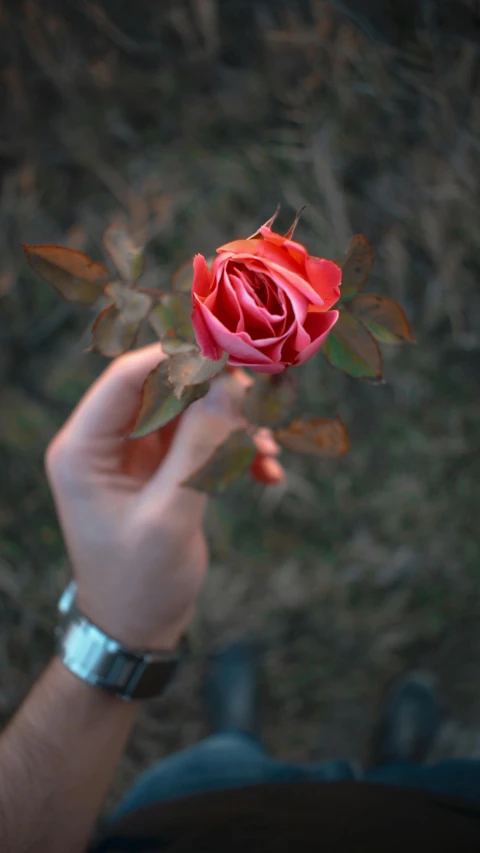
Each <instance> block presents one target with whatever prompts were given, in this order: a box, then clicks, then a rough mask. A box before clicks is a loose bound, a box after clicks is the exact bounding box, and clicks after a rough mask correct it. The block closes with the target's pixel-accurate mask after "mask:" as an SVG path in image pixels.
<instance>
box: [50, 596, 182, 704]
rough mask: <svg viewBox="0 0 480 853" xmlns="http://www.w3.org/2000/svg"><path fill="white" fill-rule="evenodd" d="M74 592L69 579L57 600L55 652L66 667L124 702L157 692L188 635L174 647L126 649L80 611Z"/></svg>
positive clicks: (173, 667)
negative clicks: (151, 649) (159, 649)
mask: <svg viewBox="0 0 480 853" xmlns="http://www.w3.org/2000/svg"><path fill="white" fill-rule="evenodd" d="M75 593H76V584H75V582H74V581H72V582H71V583H70V584H69V585H68V586H67V588H66V589H65V591H64V593H63V594H62V596H61V597H60V600H59V602H58V612H59V615H60V618H59V624H58V626H57V628H56V637H57V652H58V654H59V655H60V658H61V660H62V662H63V663H64V665H65V666H66V667H67V669H69V670H70V672H72V673H73V674H74V675H76V676H77V677H78V678H80V679H82V680H83V681H86V682H88V684H92V685H93V686H95V687H99V688H101V689H102V690H105V691H106V692H107V693H111V694H113V695H114V696H117V697H118V698H119V699H123V700H124V701H126V702H128V701H131V700H134V699H152V698H153V697H155V696H160V695H161V694H162V693H163V691H164V690H165V688H166V686H167V684H169V682H170V681H171V679H172V678H173V676H174V674H175V672H176V670H177V668H178V666H179V664H180V663H181V662H182V660H183V659H184V658H185V657H186V655H187V652H188V649H189V644H188V640H187V637H186V636H184V637H183V638H182V640H181V642H180V645H179V648H178V649H177V650H175V651H148V650H143V649H140V650H138V649H129V648H127V646H124V645H122V643H119V642H117V640H114V639H113V637H109V636H108V634H105V633H104V632H103V631H101V630H100V628H97V626H96V625H94V624H93V623H92V622H90V621H89V620H88V619H87V618H86V617H85V616H84V615H83V614H82V613H80V611H79V610H78V608H77V605H76V602H75Z"/></svg>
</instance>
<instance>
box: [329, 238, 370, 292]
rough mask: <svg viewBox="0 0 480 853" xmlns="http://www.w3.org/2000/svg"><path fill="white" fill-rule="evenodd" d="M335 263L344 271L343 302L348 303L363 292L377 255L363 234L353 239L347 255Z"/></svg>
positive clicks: (341, 289)
mask: <svg viewBox="0 0 480 853" xmlns="http://www.w3.org/2000/svg"><path fill="white" fill-rule="evenodd" d="M335 263H337V264H338V266H339V267H341V270H342V285H341V288H340V293H341V302H347V301H348V300H349V299H353V297H354V296H355V294H356V293H358V292H359V291H361V290H363V288H364V287H365V285H366V283H367V281H368V277H369V275H370V273H371V271H372V269H373V265H374V263H375V255H374V252H373V249H372V247H371V245H370V243H369V242H368V240H367V238H366V237H364V236H363V234H356V235H355V236H354V237H351V239H350V242H349V244H348V246H347V251H346V252H345V255H344V256H343V258H341V260H339V261H336V262H335Z"/></svg>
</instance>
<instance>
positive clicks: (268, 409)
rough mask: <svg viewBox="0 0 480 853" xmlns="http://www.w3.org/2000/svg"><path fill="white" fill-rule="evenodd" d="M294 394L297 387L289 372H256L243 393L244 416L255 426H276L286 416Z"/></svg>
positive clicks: (292, 402)
mask: <svg viewBox="0 0 480 853" xmlns="http://www.w3.org/2000/svg"><path fill="white" fill-rule="evenodd" d="M296 395H297V387H296V383H295V380H294V378H293V376H292V375H291V374H288V373H286V372H285V373H280V374H277V375H274V376H265V375H263V374H257V376H256V377H255V381H254V383H253V385H251V386H250V388H248V390H247V393H246V395H245V403H244V412H245V417H246V418H247V420H248V421H250V423H252V424H257V426H265V427H274V426H277V425H278V424H280V423H281V422H282V421H283V420H284V419H285V418H286V417H287V415H288V413H289V411H290V409H291V407H292V406H293V404H294V402H295V398H296Z"/></svg>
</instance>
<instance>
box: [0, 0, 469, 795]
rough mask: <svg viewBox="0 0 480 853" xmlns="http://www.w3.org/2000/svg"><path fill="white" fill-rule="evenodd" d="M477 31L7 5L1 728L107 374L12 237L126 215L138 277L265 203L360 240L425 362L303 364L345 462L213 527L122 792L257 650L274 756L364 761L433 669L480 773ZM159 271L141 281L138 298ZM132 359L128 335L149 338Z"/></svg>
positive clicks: (90, 242)
mask: <svg viewBox="0 0 480 853" xmlns="http://www.w3.org/2000/svg"><path fill="white" fill-rule="evenodd" d="M479 45H480V12H479V3H478V2H477V0H402V2H401V3H398V2H397V3H394V2H392V0H372V2H370V3H368V4H366V3H363V2H361V0H329V2H323V0H284V2H282V0H221V1H220V0H189V1H188V2H187V0H162V2H161V3H158V2H157V3H155V2H153V0H136V2H135V3H134V4H132V3H131V2H121V0H103V2H100V0H75V2H73V0H71V2H67V0H3V2H0V62H1V92H2V96H3V100H2V106H1V113H0V122H1V138H0V169H1V195H0V218H1V223H0V345H1V358H0V490H1V499H0V673H1V677H0V723H1V724H4V723H5V722H6V721H7V720H8V719H9V717H10V716H11V714H12V713H13V712H14V711H15V709H16V707H17V706H18V704H19V702H20V701H21V699H22V698H23V696H24V695H25V693H26V691H27V690H28V688H29V687H30V685H31V684H32V682H33V680H34V679H35V677H36V676H37V675H38V673H39V672H40V671H41V669H42V668H43V666H44V665H45V663H46V662H47V660H48V658H49V656H50V654H51V653H52V650H53V627H54V624H55V621H56V615H55V607H56V600H57V598H58V595H59V594H60V592H61V590H62V589H63V586H64V584H65V583H66V580H67V578H68V573H69V566H68V561H67V559H66V555H65V550H64V545H63V542H62V538H61V534H60V530H59V527H58V523H57V519H56V515H55V511H54V507H53V502H52V498H51V496H50V493H49V489H48V486H47V483H46V479H45V474H44V470H43V454H44V451H45V448H46V446H47V444H48V442H49V440H50V438H51V437H52V436H53V434H54V433H55V432H56V430H57V429H58V428H59V427H60V426H61V425H62V424H63V423H64V421H65V419H66V418H67V417H68V415H69V414H70V412H71V410H72V408H73V406H74V405H75V404H76V402H77V401H78V399H79V398H80V397H81V395H82V394H83V392H84V391H85V389H86V388H87V387H88V386H89V385H90V383H91V382H92V380H93V379H94V378H95V377H96V376H97V375H98V374H99V373H100V372H101V371H102V370H103V369H104V367H105V366H106V364H107V360H106V359H104V358H102V357H100V356H98V355H95V354H92V353H89V354H86V353H85V352H84V350H85V348H86V347H87V346H88V345H89V341H90V339H89V328H90V326H91V323H92V320H93V318H94V316H95V312H93V313H89V311H85V310H82V309H78V308H76V307H74V306H72V305H70V304H66V303H64V302H63V301H62V300H61V298H60V297H59V296H58V295H57V294H56V293H55V292H54V291H53V289H52V288H50V286H49V285H47V284H45V283H43V282H42V281H40V280H39V279H38V278H36V277H35V276H34V274H33V273H32V272H31V271H30V270H29V269H28V268H27V267H26V264H25V260H24V256H23V252H22V246H21V244H22V243H59V244H63V245H68V246H71V247H73V248H78V249H81V250H83V251H86V252H88V253H89V254H91V255H92V256H93V257H94V258H95V259H96V260H104V256H103V250H102V244H101V237H102V233H103V231H104V229H105V228H106V227H107V225H108V224H109V223H110V222H111V221H112V220H113V219H114V218H116V217H117V216H118V215H122V216H124V217H126V218H127V219H128V221H130V223H131V224H132V226H133V228H134V230H135V231H136V233H138V234H142V235H143V236H144V237H145V239H146V240H147V242H148V247H147V252H146V260H147V270H148V272H147V276H146V280H144V282H143V283H144V285H145V286H146V285H150V286H162V285H163V286H167V285H168V282H169V281H170V278H171V274H172V273H173V271H174V270H175V269H176V268H177V267H178V266H179V265H180V264H181V263H182V262H183V261H185V260H186V259H187V258H189V257H190V256H191V255H192V254H193V253H195V252H197V251H200V252H202V253H203V254H205V255H206V256H209V255H211V254H213V253H214V250H215V248H216V247H217V246H218V245H220V244H221V243H223V242H225V241H227V240H230V239H233V238H237V237H240V236H243V235H245V236H247V235H248V234H250V233H251V232H252V231H254V230H255V229H256V228H257V227H258V226H259V225H260V224H261V223H262V222H264V221H265V220H266V219H267V218H268V217H269V216H271V214H272V213H273V211H274V209H275V207H276V205H277V203H278V202H280V203H281V205H282V212H281V214H280V219H279V220H278V224H279V228H280V229H286V228H287V227H288V226H289V225H290V222H291V220H292V219H293V216H294V214H295V211H296V209H297V208H298V207H300V206H301V205H303V204H307V205H308V207H307V209H306V211H305V212H304V214H303V216H302V220H301V223H300V225H299V227H298V229H297V232H296V233H297V238H298V239H299V240H301V241H303V242H305V243H306V245H307V247H308V248H309V250H310V252H311V253H313V254H317V255H321V256H325V257H329V258H335V257H339V256H340V255H341V254H342V253H343V251H344V250H345V248H346V244H347V241H348V238H349V237H350V236H351V234H353V233H359V232H360V233H364V234H365V235H366V236H367V237H368V239H369V240H370V241H371V243H372V244H373V246H374V249H375V252H376V258H377V260H376V265H375V269H374V273H373V276H372V278H371V280H370V283H369V285H368V289H369V290H370V291H373V292H379V293H383V294H385V295H390V296H393V297H394V298H395V299H398V300H399V301H400V303H401V304H402V305H403V307H404V308H405V310H406V311H407V314H408V316H409V318H410V321H411V324H412V329H413V333H414V336H415V337H416V339H417V341H418V344H417V345H416V346H405V347H399V348H394V347H391V348H389V349H386V351H385V357H386V361H385V376H386V379H387V382H386V384H384V385H381V386H372V385H370V384H368V383H362V382H359V381H355V380H353V379H349V378H348V377H346V376H345V375H344V374H341V373H339V372H336V371H334V370H332V369H331V368H330V367H329V365H328V364H327V363H326V361H325V359H324V358H323V357H322V356H321V355H319V356H318V357H317V358H315V359H314V360H313V362H311V363H310V364H309V366H308V382H307V383H306V386H305V389H304V391H303V395H304V398H303V404H304V409H305V411H306V412H309V413H310V414H313V415H320V416H326V417H328V416H331V415H332V416H333V415H335V414H336V413H337V412H338V413H340V414H341V416H342V418H343V419H344V421H345V422H346V424H347V425H348V428H349V431H350V434H351V440H352V449H351V452H350V453H349V454H348V455H347V456H346V457H344V458H343V459H341V460H340V461H323V460H317V459H313V458H309V457H304V458H293V457H285V464H286V466H287V467H288V471H289V476H288V479H287V483H286V485H285V486H283V487H280V488H275V489H267V490H265V489H263V488H261V487H260V486H252V484H251V483H250V482H248V481H247V482H245V483H241V484H240V485H239V486H237V487H235V488H234V489H233V490H232V491H231V492H229V493H228V495H227V496H226V498H225V499H222V501H221V502H213V503H212V506H211V509H210V511H209V515H208V521H207V524H208V532H209V537H210V541H211V547H212V568H211V573H210V576H209V580H208V583H207V586H206V589H205V593H204V595H203V597H202V601H201V605H200V608H199V614H198V618H197V620H196V623H195V626H194V636H195V647H196V652H195V655H194V657H193V658H192V660H191V661H190V662H189V663H188V664H187V665H186V666H185V668H184V670H183V671H182V672H181V673H180V675H179V677H178V679H177V681H176V682H175V684H173V685H172V687H171V688H170V690H169V692H168V694H167V695H166V696H165V698H164V699H161V700H159V701H155V702H152V703H150V704H149V705H148V706H146V707H145V709H144V711H143V712H142V716H141V719H140V722H139V724H138V726H137V729H136V731H135V735H134V738H133V740H132V742H131V744H130V745H129V747H128V751H127V754H126V756H125V758H124V760H123V762H122V766H121V770H120V773H119V775H118V778H117V782H116V785H115V788H114V790H113V792H112V794H111V801H112V802H113V801H115V800H116V799H117V798H118V796H119V795H120V793H121V792H122V791H123V790H124V788H125V786H126V785H128V784H129V783H130V782H131V780H132V779H133V777H134V776H135V775H136V774H137V773H138V771H139V770H140V769H141V768H143V767H144V766H145V765H146V764H148V763H149V762H150V761H152V760H153V759H154V758H157V757H159V756H161V755H163V754H166V753H169V752H171V751H172V750H174V749H178V748H179V747H181V746H183V745H187V744H190V743H193V742H195V741H196V740H197V739H199V738H200V737H202V736H203V735H204V734H205V733H206V726H205V721H204V717H203V711H202V703H201V690H200V688H201V677H202V671H203V659H204V655H205V654H206V653H208V652H209V651H210V650H212V649H214V648H215V647H217V646H218V645H221V644H222V643H223V642H225V641H226V640H229V639H233V638H236V637H240V636H248V637H252V638H255V639H257V640H258V641H259V642H260V644H261V646H262V648H263V663H264V684H263V688H262V690H263V695H262V707H263V734H264V738H265V741H266V743H267V746H268V747H269V749H270V750H271V751H272V752H273V753H274V754H275V755H277V756H278V757H282V758H285V759H294V760H307V758H308V757H309V756H310V755H313V754H315V755H316V757H317V758H330V757H357V758H358V759H360V760H362V759H364V758H365V756H366V755H367V753H368V747H369V738H370V731H371V726H372V723H373V721H374V720H375V718H376V714H377V712H378V708H379V705H380V702H381V699H382V696H383V695H384V693H385V691H386V690H387V689H388V687H389V685H390V683H391V681H392V679H393V678H395V677H396V676H397V675H400V674H401V673H403V672H405V671H406V670H407V669H408V668H411V667H427V668H430V669H432V670H433V671H434V672H435V673H436V674H437V675H438V677H439V681H440V686H441V689H442V694H443V696H444V699H445V702H446V710H447V718H446V723H445V725H444V727H443V729H442V733H441V737H440V740H439V743H438V744H437V747H436V755H437V756H439V757H440V756H450V755H476V756H480V686H479V679H478V665H479V659H480V631H479V619H480V561H479V551H480V545H479V536H478V527H479V524H478V507H479V505H480V456H479V452H478V451H479V447H478V445H479V438H480V398H479V394H478V390H479V388H478V379H477V377H478V373H479V368H480V331H479V324H478V317H479V316H480V289H479V286H478V276H479V266H480V210H479V207H478V194H479V190H480V94H479V93H480V90H479V82H480V52H479ZM147 280H148V281H147ZM139 343H141V342H139Z"/></svg>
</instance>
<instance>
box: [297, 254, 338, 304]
mask: <svg viewBox="0 0 480 853" xmlns="http://www.w3.org/2000/svg"><path fill="white" fill-rule="evenodd" d="M305 269H306V273H307V278H308V280H309V282H310V284H311V285H312V287H313V288H314V289H315V291H316V292H317V293H318V294H319V295H320V296H321V297H322V299H323V308H322V311H327V310H328V309H329V308H331V307H332V305H335V302H338V300H339V299H340V289H339V288H340V284H341V282H342V271H341V269H340V267H338V266H337V265H336V264H335V263H334V262H333V261H327V260H325V259H324V258H307V261H306V264H305ZM311 310H313V311H315V310H318V309H315V308H312V309H311Z"/></svg>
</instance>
